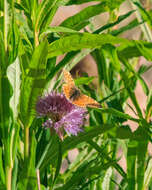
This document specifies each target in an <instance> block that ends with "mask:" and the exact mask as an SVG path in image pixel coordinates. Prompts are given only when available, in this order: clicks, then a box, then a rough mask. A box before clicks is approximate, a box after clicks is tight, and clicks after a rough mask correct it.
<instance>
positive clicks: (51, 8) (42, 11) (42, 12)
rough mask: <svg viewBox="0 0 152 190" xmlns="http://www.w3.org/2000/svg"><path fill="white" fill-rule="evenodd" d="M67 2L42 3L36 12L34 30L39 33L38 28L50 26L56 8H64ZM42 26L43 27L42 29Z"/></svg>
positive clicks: (47, 1)
mask: <svg viewBox="0 0 152 190" xmlns="http://www.w3.org/2000/svg"><path fill="white" fill-rule="evenodd" d="M68 1H69V0H55V1H54V0H45V1H42V2H41V3H40V4H39V6H38V10H37V16H36V23H35V28H36V31H39V29H40V28H43V29H44V28H45V27H46V26H48V24H50V22H51V20H52V18H53V16H54V14H55V12H56V11H57V8H58V7H59V6H61V5H62V6H64V5H65V4H66V3H67V2H68ZM42 26H43V27H42Z"/></svg>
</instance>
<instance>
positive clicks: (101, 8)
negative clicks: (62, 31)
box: [61, 2, 108, 30]
mask: <svg viewBox="0 0 152 190" xmlns="http://www.w3.org/2000/svg"><path fill="white" fill-rule="evenodd" d="M107 10H108V8H107V6H106V3H105V2H103V3H100V4H97V5H92V6H88V7H86V8H84V9H83V10H82V11H80V12H79V13H77V14H75V15H74V16H71V17H69V18H67V19H66V20H64V21H63V22H62V23H61V26H64V27H67V28H71V29H75V30H80V29H82V26H83V25H82V23H84V22H86V21H87V20H88V19H89V18H91V17H93V16H96V15H98V14H100V13H103V12H106V11H107ZM87 24H88V23H87ZM83 27H84V26H83Z"/></svg>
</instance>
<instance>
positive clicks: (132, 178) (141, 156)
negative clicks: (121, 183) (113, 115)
mask: <svg viewBox="0 0 152 190" xmlns="http://www.w3.org/2000/svg"><path fill="white" fill-rule="evenodd" d="M134 136H135V138H136V139H137V140H138V141H137V140H130V141H129V144H128V152H127V175H128V176H127V178H128V189H135V188H137V189H139V190H142V189H143V188H144V174H145V167H146V154H147V145H148V138H147V135H146V136H145V131H144V130H143V128H142V127H138V129H137V130H136V131H135V132H134ZM141 150H142V151H141Z"/></svg>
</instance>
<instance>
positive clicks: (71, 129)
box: [54, 108, 86, 135]
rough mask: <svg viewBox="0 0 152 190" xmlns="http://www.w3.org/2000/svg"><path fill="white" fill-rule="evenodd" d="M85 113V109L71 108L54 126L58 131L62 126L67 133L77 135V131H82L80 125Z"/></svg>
mask: <svg viewBox="0 0 152 190" xmlns="http://www.w3.org/2000/svg"><path fill="white" fill-rule="evenodd" d="M85 114H86V110H84V109H82V108H76V109H73V110H72V111H71V112H70V113H68V114H67V115H65V116H64V117H63V118H62V119H61V120H60V121H58V122H56V123H55V125H54V128H55V130H56V131H57V132H58V131H59V130H60V128H62V127H63V128H64V130H65V131H66V132H67V133H68V134H72V135H77V134H78V132H80V131H82V129H81V127H82V125H83V123H84V115H85Z"/></svg>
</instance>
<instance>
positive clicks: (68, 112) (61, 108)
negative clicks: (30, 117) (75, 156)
mask: <svg viewBox="0 0 152 190" xmlns="http://www.w3.org/2000/svg"><path fill="white" fill-rule="evenodd" d="M36 110H37V113H38V115H39V116H41V117H43V116H46V117H47V118H48V120H47V121H46V122H45V123H43V126H45V127H49V128H51V129H54V130H55V131H56V133H57V134H58V135H59V137H60V138H61V139H63V131H64V130H65V131H66V132H67V134H68V135H70V134H72V135H77V134H78V132H81V131H82V128H81V127H82V125H83V123H84V119H85V115H86V110H85V109H83V108H79V107H76V106H75V105H73V104H72V103H71V102H69V101H68V100H67V99H66V97H65V96H64V95H63V94H59V93H56V92H51V93H50V94H48V95H46V96H44V97H41V98H39V100H38V102H37V104H36ZM63 129H64V130H63Z"/></svg>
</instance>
